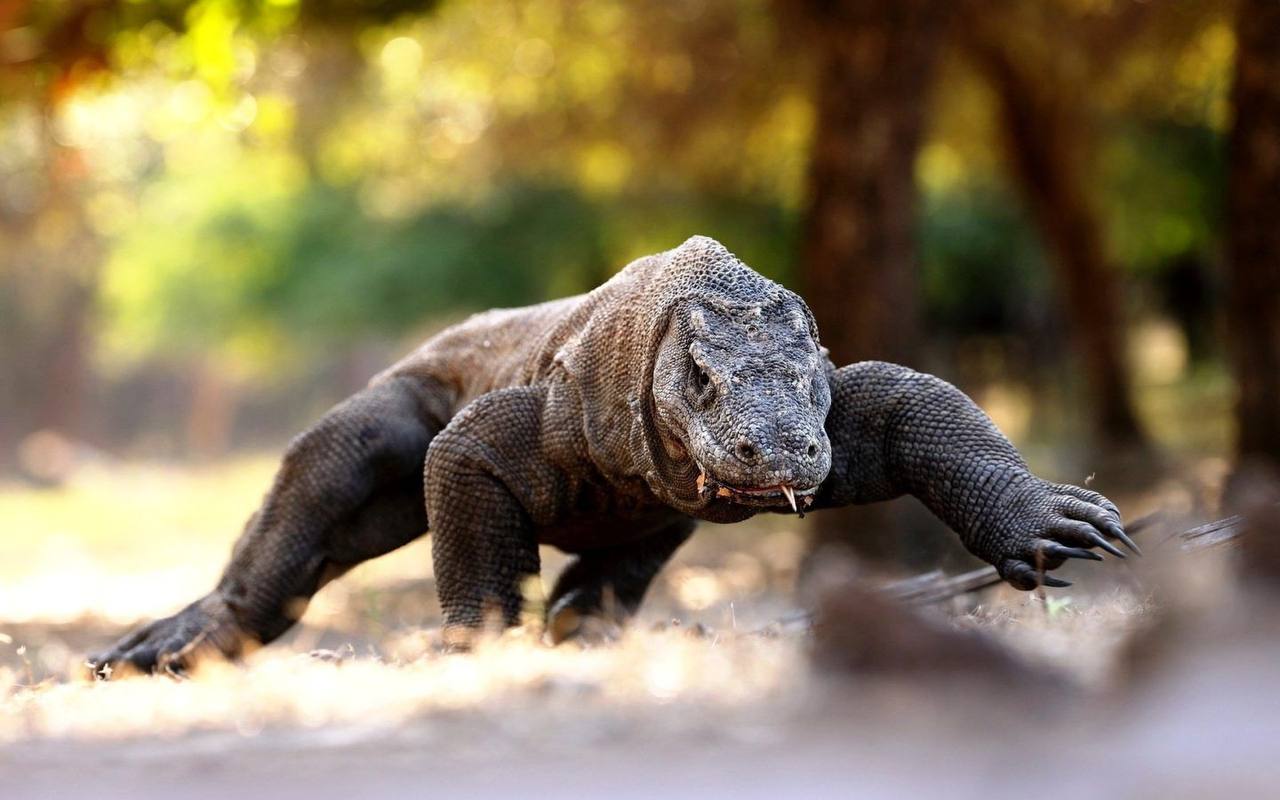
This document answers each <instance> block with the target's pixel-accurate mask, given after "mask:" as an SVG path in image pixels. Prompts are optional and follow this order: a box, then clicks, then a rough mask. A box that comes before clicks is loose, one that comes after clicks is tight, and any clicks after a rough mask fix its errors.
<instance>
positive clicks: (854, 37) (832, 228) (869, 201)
mask: <svg viewBox="0 0 1280 800" xmlns="http://www.w3.org/2000/svg"><path fill="white" fill-rule="evenodd" d="M784 12H785V13H788V14H792V15H795V14H799V15H801V16H802V17H803V19H802V20H801V24H800V25H799V28H800V31H799V34H800V35H799V36H798V37H797V42H803V46H804V47H805V48H816V54H815V58H816V67H817V72H816V86H815V88H814V101H815V102H814V105H815V107H816V120H815V130H814V139H813V143H812V145H811V151H810V160H809V172H808V205H807V208H806V209H805V215H804V219H803V222H802V230H801V237H802V238H801V244H800V284H801V287H802V290H803V293H804V296H805V300H806V301H807V302H808V303H809V305H810V307H811V308H812V309H813V313H814V316H815V317H817V320H818V329H819V331H820V334H821V337H822V342H823V344H824V345H825V346H826V347H828V348H829V349H830V350H831V357H832V359H833V360H834V361H835V363H836V364H837V365H841V364H846V363H850V362H853V361H860V360H864V359H872V358H874V359H882V360H886V361H895V362H898V363H903V364H908V365H912V364H915V365H918V364H919V356H920V353H919V349H920V332H919V320H918V307H917V305H918V296H919V288H918V270H917V263H916V252H915V235H914V234H915V231H914V228H915V214H916V185H915V159H916V154H917V151H918V149H919V146H920V141H921V138H922V133H923V128H924V111H925V107H926V96H927V94H928V91H929V89H930V87H931V86H932V82H933V75H934V71H935V64H936V61H937V57H938V53H939V50H940V49H941V45H942V41H943V38H944V36H945V30H946V26H947V23H948V20H949V19H950V15H951V12H950V10H949V7H948V5H947V4H945V3H933V2H930V0H881V1H879V2H866V1H865V0H830V1H827V2H823V1H822V0H814V1H813V2H807V3H799V4H786V6H785V9H784ZM814 525H815V529H814V552H820V550H821V549H822V548H823V547H825V546H827V545H832V544H835V545H839V546H843V547H850V548H852V549H854V550H855V551H857V552H858V553H859V554H861V555H863V556H869V557H871V558H875V559H879V560H883V561H889V562H895V563H898V564H911V563H914V564H919V563H922V562H929V561H931V560H934V561H936V559H937V558H939V557H940V553H939V548H938V546H937V545H938V543H944V542H946V539H945V538H944V537H942V536H937V535H935V533H936V530H934V529H935V528H936V527H937V526H936V525H935V524H934V523H933V521H932V520H931V519H928V518H927V515H926V514H925V512H923V511H922V510H920V509H918V508H916V507H914V506H913V505H911V504H907V505H903V504H901V503H895V504H891V505H889V506H883V505H882V506H876V507H868V508H858V509H842V510H839V511H828V512H824V513H823V514H821V515H816V518H815V523H814Z"/></svg>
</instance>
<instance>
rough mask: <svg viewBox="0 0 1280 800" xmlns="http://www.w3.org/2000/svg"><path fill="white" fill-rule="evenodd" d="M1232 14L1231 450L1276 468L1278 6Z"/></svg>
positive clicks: (1246, 0)
mask: <svg viewBox="0 0 1280 800" xmlns="http://www.w3.org/2000/svg"><path fill="white" fill-rule="evenodd" d="M1237 13H1238V15H1239V16H1238V18H1237V23H1236V42H1237V44H1236V77H1235V86H1234V88H1233V90H1232V97H1231V99H1232V106H1233V107H1234V109H1235V124H1234V126H1233V127H1232V129H1231V136H1230V140H1229V145H1228V146H1229V149H1230V152H1229V156H1228V158H1229V165H1228V189H1227V191H1228V197H1227V208H1228V213H1227V220H1228V221H1227V229H1228V234H1227V235H1228V251H1227V278H1228V281H1229V283H1230V288H1229V294H1228V299H1227V302H1228V313H1227V320H1228V322H1227V324H1228V329H1229V332H1230V337H1231V342H1230V344H1231V346H1232V354H1233V360H1234V366H1235V372H1236V380H1237V382H1238V384H1239V399H1238V405H1237V407H1236V419H1237V424H1238V427H1239V429H1238V432H1237V440H1236V453H1237V455H1238V456H1239V458H1240V460H1241V461H1242V462H1246V461H1254V460H1258V461H1269V462H1270V463H1271V465H1272V466H1280V3H1277V2H1276V0H1242V2H1241V3H1240V6H1239V8H1238V11H1237Z"/></svg>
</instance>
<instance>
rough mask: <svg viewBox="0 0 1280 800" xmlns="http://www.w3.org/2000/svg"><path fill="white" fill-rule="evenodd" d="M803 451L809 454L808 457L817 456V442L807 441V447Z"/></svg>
mask: <svg viewBox="0 0 1280 800" xmlns="http://www.w3.org/2000/svg"><path fill="white" fill-rule="evenodd" d="M805 452H806V453H808V454H809V458H813V457H815V456H817V455H818V443H817V442H809V447H808V448H806V449H805Z"/></svg>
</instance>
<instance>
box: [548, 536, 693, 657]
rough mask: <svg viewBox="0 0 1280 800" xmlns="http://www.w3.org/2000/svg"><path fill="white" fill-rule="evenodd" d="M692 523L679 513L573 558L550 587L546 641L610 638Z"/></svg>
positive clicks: (637, 603) (681, 540)
mask: <svg viewBox="0 0 1280 800" xmlns="http://www.w3.org/2000/svg"><path fill="white" fill-rule="evenodd" d="M695 525H696V523H695V522H694V520H692V519H688V518H680V519H678V520H676V521H674V522H670V523H667V524H666V525H664V526H663V527H661V528H659V529H658V530H657V531H656V532H654V533H652V534H650V535H648V536H645V537H643V538H640V539H637V540H634V541H631V542H627V543H625V544H622V545H616V546H614V547H605V548H600V549H598V550H590V551H588V552H586V553H583V554H581V555H579V556H578V557H577V558H575V559H574V560H573V562H571V563H570V564H569V566H568V567H566V568H565V570H564V572H562V573H561V574H560V578H559V579H558V580H557V581H556V586H555V589H554V590H552V592H551V599H550V602H549V603H548V611H547V633H548V635H549V636H550V638H551V641H552V642H553V643H555V644H559V643H561V642H564V641H567V640H570V639H573V640H577V641H581V642H584V643H590V642H598V641H605V640H609V639H612V638H615V637H616V634H617V632H618V630H619V628H620V627H621V626H622V625H623V624H624V623H625V622H626V621H627V620H628V619H630V618H631V617H632V616H633V615H634V614H635V613H636V611H637V610H638V609H639V608H640V604H641V602H642V601H643V600H644V596H645V593H646V592H647V591H648V589H649V585H650V584H651V583H652V582H653V579H654V577H655V576H657V574H658V572H659V571H661V569H662V567H663V566H664V565H665V564H666V563H667V561H668V560H670V558H671V556H672V555H673V554H674V553H675V551H676V550H677V549H678V548H679V547H680V545H682V544H684V542H685V541H686V540H687V539H688V538H689V536H690V535H691V534H692V533H693V529H694V527H695Z"/></svg>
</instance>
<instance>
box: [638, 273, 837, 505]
mask: <svg viewBox="0 0 1280 800" xmlns="http://www.w3.org/2000/svg"><path fill="white" fill-rule="evenodd" d="M759 280H760V281H762V282H765V283H767V282H766V281H764V279H763V278H760V279H759ZM770 287H771V289H772V291H769V292H768V293H767V294H765V295H757V296H755V297H753V298H744V299H743V300H739V299H736V298H735V299H732V300H730V299H726V298H725V297H724V296H723V295H720V296H710V297H700V298H696V299H689V298H686V299H685V300H684V301H683V302H681V303H679V304H678V305H677V306H676V308H674V309H673V313H672V315H671V318H670V322H669V324H668V326H667V330H666V333H665V335H664V337H663V339H662V342H661V344H660V345H659V348H658V351H657V354H656V360H655V363H654V371H653V398H654V409H655V411H656V415H657V419H658V429H659V431H660V435H661V436H662V438H663V440H664V445H665V446H666V449H667V450H668V452H669V453H671V454H672V455H673V456H674V457H675V458H680V457H681V456H685V458H682V459H681V460H684V461H686V463H688V462H692V463H691V466H692V468H693V470H696V471H694V472H691V474H692V475H693V476H694V477H693V478H691V480H693V481H694V482H695V486H694V487H688V488H689V489H690V490H693V489H695V488H696V492H697V495H698V501H699V503H703V504H711V503H732V504H735V505H740V506H749V507H756V508H787V507H791V508H800V509H803V508H804V506H806V505H807V504H808V503H809V502H810V499H809V498H810V496H811V495H812V494H813V493H814V492H815V491H817V488H818V486H819V484H820V483H822V481H823V479H824V478H826V475H827V472H828V471H829V470H830V468H831V443H830V441H829V440H828V439H827V434H826V431H825V429H824V423H825V421H826V418H827V412H828V411H829V410H830V408H831V390H830V385H829V382H828V381H829V375H828V366H829V363H830V362H829V361H828V359H827V357H826V354H825V351H824V350H823V349H822V348H821V347H820V346H819V345H818V340H817V328H816V326H815V324H814V321H813V315H812V314H811V313H810V312H809V309H808V307H807V306H806V305H805V303H804V301H803V300H801V299H800V297H799V296H797V295H795V294H794V293H792V292H789V291H787V290H785V289H783V288H782V287H780V286H777V285H776V284H770Z"/></svg>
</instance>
